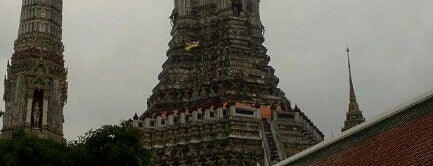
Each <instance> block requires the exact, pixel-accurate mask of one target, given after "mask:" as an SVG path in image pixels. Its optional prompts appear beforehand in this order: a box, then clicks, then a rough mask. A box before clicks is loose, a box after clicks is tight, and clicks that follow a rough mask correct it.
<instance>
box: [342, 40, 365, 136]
mask: <svg viewBox="0 0 433 166" xmlns="http://www.w3.org/2000/svg"><path fill="white" fill-rule="evenodd" d="M349 53H350V50H349V48H347V63H348V65H349V84H350V93H349V98H350V100H349V109H348V111H347V113H346V120H345V121H344V127H343V128H342V129H341V131H346V130H348V129H350V128H352V127H354V126H356V125H358V124H360V123H362V122H364V121H365V119H364V116H362V112H361V110H359V105H358V102H357V101H356V95H355V89H354V88H353V81H352V70H351V68H350V55H349Z"/></svg>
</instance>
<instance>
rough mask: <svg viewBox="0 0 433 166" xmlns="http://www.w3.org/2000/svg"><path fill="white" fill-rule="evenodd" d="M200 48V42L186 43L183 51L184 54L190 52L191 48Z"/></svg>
mask: <svg viewBox="0 0 433 166" xmlns="http://www.w3.org/2000/svg"><path fill="white" fill-rule="evenodd" d="M199 46H200V42H199V41H195V42H191V43H186V44H185V51H186V52H190V51H191V50H192V49H193V48H196V47H199Z"/></svg>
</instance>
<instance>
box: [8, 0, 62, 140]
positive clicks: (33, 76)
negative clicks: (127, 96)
mask: <svg viewBox="0 0 433 166" xmlns="http://www.w3.org/2000/svg"><path fill="white" fill-rule="evenodd" d="M62 6H63V0H23V3H22V9H21V19H20V25H19V31H18V38H17V40H16V41H15V47H14V48H15V52H14V54H13V55H12V60H11V62H10V63H9V62H8V64H7V76H6V77H5V80H4V85H5V92H4V100H5V105H6V109H5V115H4V121H3V129H2V136H9V135H11V134H12V133H13V131H15V130H19V129H24V130H25V131H26V132H29V133H32V134H35V135H38V136H40V137H42V138H49V139H54V140H58V141H62V140H63V122H64V118H63V106H64V105H65V103H66V98H67V81H66V75H67V70H66V69H65V67H64V60H63V43H62Z"/></svg>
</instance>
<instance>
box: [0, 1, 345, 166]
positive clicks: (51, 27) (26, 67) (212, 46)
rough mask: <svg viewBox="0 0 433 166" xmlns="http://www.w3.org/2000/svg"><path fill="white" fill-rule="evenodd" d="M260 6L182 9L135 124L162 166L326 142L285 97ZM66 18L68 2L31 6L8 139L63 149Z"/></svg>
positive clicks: (11, 67)
mask: <svg viewBox="0 0 433 166" xmlns="http://www.w3.org/2000/svg"><path fill="white" fill-rule="evenodd" d="M259 4H260V0H174V10H173V12H172V13H171V16H170V19H171V22H172V31H171V32H170V34H171V36H172V40H171V41H170V42H169V49H168V51H167V52H166V55H167V60H166V61H165V63H164V64H162V67H163V71H162V72H161V73H160V74H159V76H158V79H159V83H158V84H157V85H156V87H155V88H154V89H153V94H152V95H151V96H150V97H149V98H148V101H147V110H145V111H144V113H143V114H141V115H140V116H138V115H136V116H134V117H133V121H132V124H133V125H134V126H135V127H137V128H139V129H140V131H141V134H142V135H141V137H142V143H143V145H144V146H145V148H147V149H149V150H151V151H152V162H153V164H154V165H252V166H255V165H263V166H267V165H272V164H275V163H277V162H278V161H281V160H283V159H285V158H288V157H290V156H292V155H294V154H296V153H298V152H300V151H302V150H304V149H306V148H308V147H311V146H313V145H315V144H317V143H319V142H321V141H323V138H324V135H323V134H322V132H321V131H320V130H319V129H318V128H317V127H316V126H315V125H314V124H313V122H312V121H310V120H309V119H308V118H307V116H306V115H305V114H304V113H303V112H302V111H301V109H300V108H298V107H297V106H293V105H292V104H291V102H290V101H289V100H288V99H287V98H286V97H285V93H284V92H283V91H282V90H281V89H279V88H278V82H279V79H278V78H277V77H276V76H275V74H274V73H275V70H274V69H273V68H272V67H271V66H269V61H270V56H269V55H267V49H266V48H265V47H264V46H263V42H264V40H265V39H264V37H263V35H264V26H263V25H262V23H261V20H260V13H259ZM62 9H63V1H62V0H23V4H22V11H21V19H20V26H19V31H18V38H17V40H16V41H15V47H14V50H15V52H14V53H13V55H12V58H11V61H10V62H9V63H8V65H7V76H6V78H5V80H4V84H5V93H4V100H5V106H6V109H5V113H4V115H3V118H4V119H3V120H4V123H3V128H2V133H1V137H10V135H11V134H12V133H13V132H14V131H16V130H18V129H24V130H25V131H27V132H29V133H32V134H35V135H38V136H40V137H42V138H47V139H53V140H57V141H64V138H63V123H64V116H63V107H64V105H65V103H66V99H67V89H68V83H67V70H66V68H65V67H64V58H63V51H64V47H63V43H62ZM143 72H144V71H143ZM349 122H350V124H351V122H352V121H349Z"/></svg>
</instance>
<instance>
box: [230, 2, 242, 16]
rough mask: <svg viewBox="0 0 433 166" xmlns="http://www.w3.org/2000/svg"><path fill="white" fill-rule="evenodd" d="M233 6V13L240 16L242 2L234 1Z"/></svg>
mask: <svg viewBox="0 0 433 166" xmlns="http://www.w3.org/2000/svg"><path fill="white" fill-rule="evenodd" d="M232 6H233V14H234V15H235V16H240V15H241V13H242V3H239V2H237V3H233V4H232Z"/></svg>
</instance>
